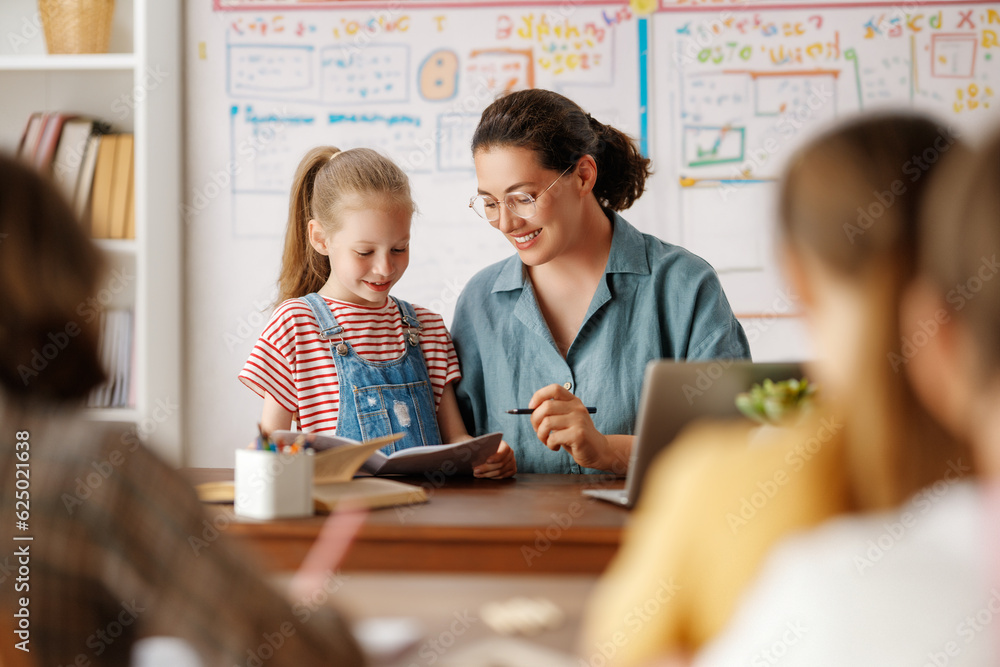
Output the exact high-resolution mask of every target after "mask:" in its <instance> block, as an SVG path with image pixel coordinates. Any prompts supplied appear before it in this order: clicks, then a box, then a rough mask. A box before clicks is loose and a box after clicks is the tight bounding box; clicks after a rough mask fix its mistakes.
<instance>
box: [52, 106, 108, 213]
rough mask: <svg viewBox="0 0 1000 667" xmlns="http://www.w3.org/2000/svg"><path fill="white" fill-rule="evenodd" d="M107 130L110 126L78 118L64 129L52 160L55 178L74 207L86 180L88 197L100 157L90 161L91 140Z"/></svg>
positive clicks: (65, 125) (69, 121) (53, 176)
mask: <svg viewBox="0 0 1000 667" xmlns="http://www.w3.org/2000/svg"><path fill="white" fill-rule="evenodd" d="M108 129H109V128H108V126H107V125H106V124H104V123H102V122H100V121H97V120H94V119H92V118H79V117H77V118H71V119H69V120H67V121H66V123H65V124H64V125H63V127H62V133H61V134H60V137H59V144H58V146H57V147H56V151H55V155H54V157H53V159H52V179H53V180H54V181H55V182H56V185H58V186H59V189H60V190H61V191H62V193H63V195H65V197H66V200H67V201H68V202H70V203H71V204H75V202H76V199H77V191H78V189H79V188H80V183H81V182H83V181H86V189H87V191H88V195H89V189H90V183H91V182H92V179H93V169H94V162H95V159H96V157H97V155H96V153H95V155H94V156H93V158H94V159H90V160H88V159H87V151H88V149H89V147H90V146H91V137H96V136H98V135H100V134H101V133H103V132H106V131H107V130H108ZM93 146H94V150H95V151H96V150H97V140H95V141H94V142H93ZM88 169H89V174H88ZM78 215H79V212H78Z"/></svg>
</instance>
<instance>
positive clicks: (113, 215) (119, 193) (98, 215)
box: [90, 133, 135, 239]
mask: <svg viewBox="0 0 1000 667" xmlns="http://www.w3.org/2000/svg"><path fill="white" fill-rule="evenodd" d="M134 154H135V141H134V137H133V135H132V134H131V133H119V134H105V135H102V136H101V138H100V141H99V143H98V150H97V162H96V164H95V165H94V182H93V185H92V186H91V192H90V200H91V203H90V234H91V236H93V237H94V238H95V239H123V238H133V236H130V235H129V230H130V223H129V217H130V215H131V214H130V211H129V207H130V205H132V206H134V200H135V197H134V193H133V186H134V181H135V176H134V157H133V156H134ZM134 228H135V223H134V222H133V223H131V229H132V230H134Z"/></svg>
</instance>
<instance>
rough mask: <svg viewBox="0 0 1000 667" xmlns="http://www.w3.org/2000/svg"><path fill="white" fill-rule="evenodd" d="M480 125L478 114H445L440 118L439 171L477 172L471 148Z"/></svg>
mask: <svg viewBox="0 0 1000 667" xmlns="http://www.w3.org/2000/svg"><path fill="white" fill-rule="evenodd" d="M478 124H479V114H477V113H445V114H441V115H439V116H438V138H439V140H438V151H437V154H438V161H437V168H438V170H440V171H453V170H456V169H460V170H463V171H467V172H472V171H475V166H474V165H473V163H472V153H471V152H470V151H469V146H471V145H472V134H473V132H475V131H476V126H477V125H478Z"/></svg>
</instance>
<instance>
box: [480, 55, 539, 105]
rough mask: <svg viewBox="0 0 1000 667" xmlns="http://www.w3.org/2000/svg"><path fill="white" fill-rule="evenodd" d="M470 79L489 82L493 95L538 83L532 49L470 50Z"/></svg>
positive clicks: (487, 83) (488, 85) (531, 86)
mask: <svg viewBox="0 0 1000 667" xmlns="http://www.w3.org/2000/svg"><path fill="white" fill-rule="evenodd" d="M466 73H467V75H468V77H469V80H470V81H471V80H478V81H482V82H484V83H485V84H486V86H487V87H488V88H489V89H490V91H491V92H492V93H493V95H503V94H505V93H510V92H513V91H515V90H525V89H527V88H534V87H535V60H534V57H533V56H532V53H531V49H477V50H474V51H471V52H470V53H469V64H468V66H467V67H466Z"/></svg>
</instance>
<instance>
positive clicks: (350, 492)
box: [195, 477, 427, 514]
mask: <svg viewBox="0 0 1000 667" xmlns="http://www.w3.org/2000/svg"><path fill="white" fill-rule="evenodd" d="M195 488H196V489H197V491H198V498H200V499H201V501H202V502H203V503H227V504H228V503H232V502H233V501H234V500H235V487H234V485H233V483H232V482H206V483H204V484H199V485H198V486H197V487H195ZM425 502H427V491H426V490H425V489H424V488H423V487H422V486H414V485H413V484H404V483H403V482H397V481H395V480H392V479H382V478H380V477H359V478H358V479H352V480H350V481H348V482H332V483H329V484H314V485H313V507H314V509H315V510H316V512H318V513H320V514H323V513H328V512H332V511H334V510H335V509H337V507H339V506H346V507H350V508H351V509H376V508H379V507H393V506H395V505H414V504H416V503H425Z"/></svg>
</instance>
